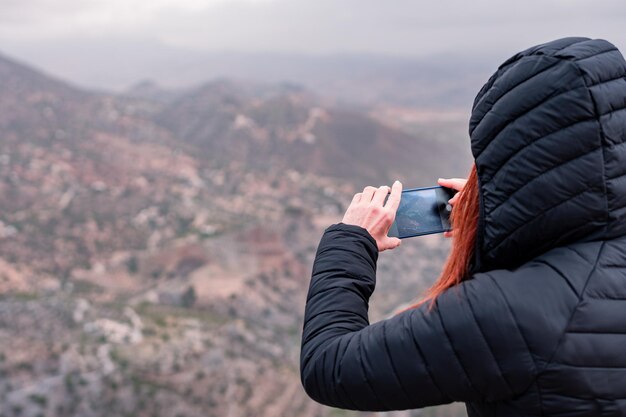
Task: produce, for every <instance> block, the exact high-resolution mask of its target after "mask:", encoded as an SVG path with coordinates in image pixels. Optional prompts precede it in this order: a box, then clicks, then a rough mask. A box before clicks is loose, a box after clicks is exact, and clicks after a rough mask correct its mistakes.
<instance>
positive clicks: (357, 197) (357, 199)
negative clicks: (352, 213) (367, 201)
mask: <svg viewBox="0 0 626 417" xmlns="http://www.w3.org/2000/svg"><path fill="white" fill-rule="evenodd" d="M361 195H362V194H361V193H356V194H355V195H354V197H352V203H358V202H359V201H361Z"/></svg>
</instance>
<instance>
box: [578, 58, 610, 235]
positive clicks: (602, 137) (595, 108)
mask: <svg viewBox="0 0 626 417" xmlns="http://www.w3.org/2000/svg"><path fill="white" fill-rule="evenodd" d="M607 52H610V51H607ZM597 55H600V54H596V55H593V56H597ZM572 62H573V65H574V68H575V69H576V71H577V72H578V75H579V76H580V78H581V79H582V80H583V84H584V85H585V86H586V87H587V94H589V99H590V100H591V104H592V105H593V113H594V114H595V116H596V120H597V122H598V129H599V131H600V147H601V148H602V191H603V193H604V205H605V209H606V210H605V212H606V215H605V217H604V230H605V231H607V230H608V228H609V219H610V216H609V196H608V194H607V175H606V155H605V152H606V149H605V146H604V144H605V143H606V135H605V133H604V126H603V125H602V120H600V117H601V113H600V110H599V109H598V104H597V103H596V99H595V97H594V96H593V91H591V86H590V85H589V84H588V83H587V80H586V79H585V75H584V74H583V71H582V69H581V68H580V65H579V64H578V61H572Z"/></svg>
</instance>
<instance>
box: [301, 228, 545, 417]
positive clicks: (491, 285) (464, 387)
mask: <svg viewBox="0 0 626 417" xmlns="http://www.w3.org/2000/svg"><path fill="white" fill-rule="evenodd" d="M377 256H378V251H377V247H376V242H375V240H374V239H373V238H372V237H371V236H370V235H369V233H368V232H367V231H366V230H365V229H363V228H360V227H358V226H352V225H345V224H342V223H339V224H337V225H333V226H331V227H329V228H328V229H326V232H325V233H324V236H323V237H322V240H321V242H320V245H319V247H318V250H317V255H316V258H315V262H314V265H313V276H312V279H311V283H310V287H309V292H308V296H307V303H306V308H305V317H304V328H303V335H302V349H301V356H300V371H301V380H302V384H303V386H304V388H305V390H306V392H307V393H308V395H309V396H310V397H311V398H313V399H314V400H316V401H318V402H320V403H322V404H326V405H329V406H333V407H339V408H346V409H354V410H363V411H385V410H402V409H411V408H420V407H425V406H430V405H436V404H444V403H449V402H453V401H494V400H502V399H506V398H511V397H513V396H515V395H516V394H519V393H521V392H523V391H524V390H525V389H526V388H527V387H528V386H529V385H530V384H531V382H532V381H533V379H534V377H535V365H534V363H533V358H532V356H531V355H530V352H529V348H528V346H527V344H526V342H525V340H524V337H523V334H522V333H521V331H520V329H519V328H518V325H517V323H516V320H515V316H514V315H513V313H512V312H511V310H510V307H509V306H508V304H507V302H506V299H505V297H504V295H503V293H502V292H501V290H500V289H499V287H497V284H496V282H495V281H494V280H493V279H492V278H491V277H490V276H488V275H485V274H477V275H475V276H474V277H473V279H470V280H468V281H465V282H463V283H462V284H461V285H458V286H456V287H454V288H453V289H451V290H448V291H447V292H446V293H444V294H443V295H442V296H441V297H440V298H439V299H438V301H437V304H436V307H435V309H433V310H432V311H431V312H428V311H427V309H426V306H423V307H422V308H417V309H413V310H409V311H406V312H404V313H401V314H399V315H396V316H395V317H393V318H390V319H387V320H383V321H380V322H377V323H374V324H372V325H370V324H369V320H368V300H369V297H370V296H371V294H372V292H373V291H374V286H375V273H376V260H377Z"/></svg>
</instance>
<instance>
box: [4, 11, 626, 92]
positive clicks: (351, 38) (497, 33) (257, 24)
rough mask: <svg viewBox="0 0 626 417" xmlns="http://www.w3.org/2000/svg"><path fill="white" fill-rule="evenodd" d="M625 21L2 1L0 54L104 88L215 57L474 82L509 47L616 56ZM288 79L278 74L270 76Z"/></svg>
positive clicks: (618, 17)
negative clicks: (594, 46) (428, 72)
mask: <svg viewBox="0 0 626 417" xmlns="http://www.w3.org/2000/svg"><path fill="white" fill-rule="evenodd" d="M625 23H626V2H624V1H623V0H603V1H597V2H590V1H582V0H530V1H525V2H501V1H500V2H496V1H484V0H480V1H471V2H468V1H462V0H452V1H439V2H416V1H411V0H397V1H387V2H383V1H374V0H341V1H338V0H315V1H311V0H309V1H304V0H204V1H201V0H139V1H132V2H129V1H126V0H109V1H106V2H102V1H84V0H54V1H53V0H4V1H3V2H2V3H0V52H2V53H5V54H9V55H10V56H12V57H15V58H18V59H21V60H24V61H26V62H28V63H31V64H34V65H35V66H38V67H40V68H43V69H45V70H47V71H48V72H50V73H52V74H54V75H57V76H60V77H63V78H66V79H68V80H71V81H73V82H75V83H77V84H82V85H87V86H90V87H92V88H105V89H106V88H110V89H120V88H125V87H128V86H129V85H131V84H132V83H134V82H137V81H138V80H140V79H145V78H151V79H155V80H156V81H158V82H164V83H165V84H180V85H184V84H188V83H194V82H199V81H200V78H202V73H201V72H202V71H206V77H213V76H216V75H221V76H228V75H229V74H228V72H229V71H228V68H222V69H220V71H219V72H218V73H216V72H215V71H212V70H211V68H212V67H210V68H207V69H206V70H205V69H204V67H203V68H202V69H201V70H200V73H199V74H195V75H193V76H191V75H189V76H187V77H184V76H180V75H179V74H180V70H181V68H188V67H189V66H193V63H194V59H196V60H197V59H201V57H205V58H206V57H207V56H214V54H215V53H222V54H224V53H228V54H231V55H232V54H237V55H239V56H250V55H251V54H255V55H256V56H257V57H258V56H259V55H267V54H274V56H276V54H279V55H280V56H282V57H285V56H286V57H291V56H298V57H300V58H301V57H303V56H304V57H307V56H317V57H319V56H325V57H328V56H333V57H337V56H340V57H341V56H344V57H345V56H348V55H351V56H354V55H358V56H383V57H396V58H402V59H410V60H413V61H421V62H430V61H435V60H439V59H441V58H442V57H447V58H449V57H456V59H459V60H461V61H462V62H464V65H475V66H476V65H478V66H479V67H480V68H484V70H483V71H482V72H481V76H484V75H487V74H488V72H489V71H491V70H492V69H493V68H494V67H496V66H497V65H498V64H499V63H500V62H502V61H503V60H504V59H506V58H508V57H509V56H510V55H512V54H513V53H515V52H517V51H518V50H520V49H524V48H526V47H528V46H531V45H534V44H537V43H541V42H545V41H548V40H551V39H554V38H558V37H563V36H588V37H599V38H605V39H608V40H610V41H612V42H613V43H615V44H616V45H617V46H618V47H620V49H622V50H624V49H625V48H626V33H625V32H624V31H623V27H624V24H625ZM267 56H271V55H267ZM472 63H473V64H472ZM244 66H245V65H244ZM230 67H234V68H233V71H234V73H235V74H237V71H238V68H237V65H234V64H233V65H230ZM269 72H272V71H271V70H270V71H269ZM244 76H248V73H246V74H244ZM176 77H178V78H180V79H178V81H179V82H178V83H176V82H174V79H176ZM298 77H302V76H301V75H300V76H298V75H293V76H289V71H286V73H285V70H283V72H281V71H280V70H279V69H278V68H277V75H276V76H275V77H274V78H288V79H290V80H293V81H297V79H298Z"/></svg>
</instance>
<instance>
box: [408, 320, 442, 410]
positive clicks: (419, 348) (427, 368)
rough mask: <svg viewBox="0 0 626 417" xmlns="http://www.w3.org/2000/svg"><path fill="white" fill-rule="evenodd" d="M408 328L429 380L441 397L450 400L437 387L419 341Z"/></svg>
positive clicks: (411, 329) (410, 327)
mask: <svg viewBox="0 0 626 417" xmlns="http://www.w3.org/2000/svg"><path fill="white" fill-rule="evenodd" d="M413 311H417V310H413ZM409 329H410V332H411V340H413V344H414V345H415V348H416V349H417V353H418V354H419V356H420V358H421V359H422V360H423V361H424V369H426V373H427V374H428V377H429V378H430V380H431V381H433V386H434V387H435V388H436V389H437V391H439V393H441V396H442V397H445V398H446V399H449V400H451V398H450V396H449V395H448V394H447V393H445V392H443V390H442V389H441V388H440V387H439V384H437V381H436V380H435V376H434V374H433V372H432V370H431V369H430V366H429V365H428V360H427V359H426V356H424V352H422V348H421V347H420V345H419V342H418V341H417V339H415V332H414V331H413V327H412V326H409Z"/></svg>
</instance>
